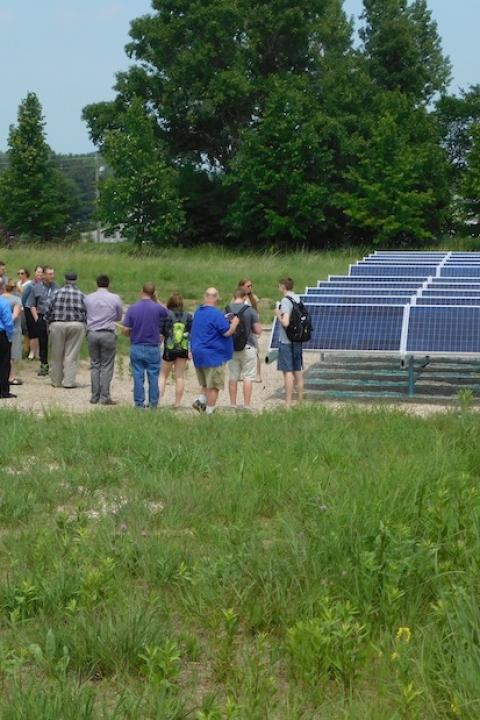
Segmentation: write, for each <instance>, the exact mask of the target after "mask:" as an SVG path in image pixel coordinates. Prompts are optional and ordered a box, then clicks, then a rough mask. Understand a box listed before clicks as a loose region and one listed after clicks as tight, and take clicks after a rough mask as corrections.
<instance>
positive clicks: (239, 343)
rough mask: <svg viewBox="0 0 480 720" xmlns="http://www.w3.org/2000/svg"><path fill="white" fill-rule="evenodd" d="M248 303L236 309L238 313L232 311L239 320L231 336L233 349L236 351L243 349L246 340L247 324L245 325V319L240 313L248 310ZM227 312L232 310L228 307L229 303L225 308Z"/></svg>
mask: <svg viewBox="0 0 480 720" xmlns="http://www.w3.org/2000/svg"><path fill="white" fill-rule="evenodd" d="M249 307H250V305H244V306H243V307H242V309H241V310H239V311H238V313H234V315H236V316H237V317H238V319H239V320H240V322H239V323H238V325H237V329H236V330H235V332H234V333H233V335H232V338H233V349H234V350H235V351H236V352H240V351H241V350H244V349H245V345H246V344H247V342H248V330H247V326H246V325H245V320H244V319H243V317H242V315H243V313H244V312H246V310H248V309H249ZM225 309H226V311H227V313H230V312H232V311H231V309H230V305H227V307H226V308H225Z"/></svg>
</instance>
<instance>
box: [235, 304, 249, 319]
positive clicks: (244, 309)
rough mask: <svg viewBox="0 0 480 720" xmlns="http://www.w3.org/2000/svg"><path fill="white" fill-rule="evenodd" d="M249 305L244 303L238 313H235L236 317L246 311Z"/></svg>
mask: <svg viewBox="0 0 480 720" xmlns="http://www.w3.org/2000/svg"><path fill="white" fill-rule="evenodd" d="M249 307H250V305H244V306H243V307H242V309H241V310H239V311H238V313H235V314H236V316H237V317H241V316H242V315H243V313H244V312H246V311H247V310H248V309H249Z"/></svg>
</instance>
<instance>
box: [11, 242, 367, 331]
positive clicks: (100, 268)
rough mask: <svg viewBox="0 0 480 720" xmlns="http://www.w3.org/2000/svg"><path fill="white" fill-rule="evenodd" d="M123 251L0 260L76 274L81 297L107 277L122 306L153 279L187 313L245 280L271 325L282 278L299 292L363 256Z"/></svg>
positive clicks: (67, 251) (77, 249)
mask: <svg viewBox="0 0 480 720" xmlns="http://www.w3.org/2000/svg"><path fill="white" fill-rule="evenodd" d="M127 250H128V248H126V247H122V246H114V245H113V246H102V247H101V248H99V247H98V245H80V246H78V245H77V246H72V247H71V248H61V247H56V246H49V247H47V248H46V249H42V248H41V247H31V246H30V247H29V246H25V247H22V246H19V247H18V248H17V249H15V250H8V251H7V250H2V251H1V259H3V260H5V262H6V263H7V273H8V274H9V275H14V274H15V272H16V271H17V270H18V268H19V267H20V266H22V265H25V266H26V267H27V268H29V269H30V271H32V270H33V267H34V266H35V265H38V264H50V265H53V266H54V267H55V269H56V271H57V279H60V280H61V279H62V278H63V273H64V272H65V271H66V270H70V269H73V270H76V271H77V272H78V273H79V283H78V284H79V286H80V287H81V288H82V290H84V291H85V292H92V291H93V290H94V289H95V278H96V276H97V275H98V274H99V273H103V272H106V273H107V274H109V275H110V276H111V280H112V289H113V290H115V292H118V293H119V294H120V295H121V296H122V298H123V300H124V301H125V302H126V303H131V302H133V301H134V300H135V299H136V298H137V297H138V292H139V290H140V288H141V286H142V285H143V283H144V282H146V281H147V280H152V281H153V282H155V283H156V285H157V289H158V293H159V296H160V298H161V300H163V301H164V302H165V301H166V300H167V299H168V297H169V295H170V294H171V293H172V292H174V291H176V292H180V293H181V294H182V295H183V296H184V298H185V299H186V301H187V304H188V306H189V307H190V308H194V307H195V305H197V304H198V302H199V301H200V300H201V298H202V295H203V292H204V291H205V288H207V287H208V286H210V285H215V286H217V287H218V288H219V290H220V292H221V294H222V301H225V303H226V302H228V301H229V300H230V298H231V293H232V292H233V290H234V289H235V288H236V287H237V283H238V281H239V280H240V279H241V278H246V277H248V278H251V279H253V281H254V283H255V287H254V290H255V293H256V294H257V295H258V296H259V297H261V298H262V299H263V301H262V305H261V310H262V313H261V314H262V320H263V321H264V322H265V321H267V320H268V321H270V320H271V317H272V313H271V310H272V308H273V306H274V302H275V300H277V299H278V290H277V285H278V279H279V278H280V277H284V276H285V275H288V276H291V277H293V278H294V280H295V281H296V284H297V287H298V288H299V289H300V290H303V289H304V287H305V285H309V284H312V283H315V282H316V280H317V279H319V278H326V277H327V276H328V274H329V273H332V274H334V273H335V274H336V273H345V272H347V269H348V264H349V263H350V262H354V261H355V260H356V259H357V258H358V257H360V256H361V255H362V252H361V251H358V252H353V251H336V252H332V253H326V252H323V253H302V252H296V253H291V254H288V255H282V254H270V253H258V254H254V253H241V254H240V253H238V254H235V253H233V252H232V251H231V250H222V249H221V248H220V249H215V248H212V247H209V246H205V247H201V248H197V249H195V250H182V249H169V250H165V251H158V250H157V251H155V252H154V253H152V254H151V256H147V257H145V256H139V255H132V254H129V253H128V252H127Z"/></svg>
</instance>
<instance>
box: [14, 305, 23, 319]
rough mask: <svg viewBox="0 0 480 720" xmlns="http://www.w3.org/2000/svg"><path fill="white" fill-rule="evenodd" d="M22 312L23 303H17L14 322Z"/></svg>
mask: <svg viewBox="0 0 480 720" xmlns="http://www.w3.org/2000/svg"><path fill="white" fill-rule="evenodd" d="M21 314H22V304H21V303H17V304H16V305H14V306H13V318H12V319H13V322H15V320H18V318H19V317H20V315H21Z"/></svg>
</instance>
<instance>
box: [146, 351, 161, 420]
mask: <svg viewBox="0 0 480 720" xmlns="http://www.w3.org/2000/svg"><path fill="white" fill-rule="evenodd" d="M147 358H148V360H147V377H148V404H149V406H150V408H156V407H157V405H158V401H159V398H160V390H159V386H158V377H159V375H160V365H161V362H162V359H161V357H160V347H159V346H158V345H151V346H150V347H149V348H148V350H147Z"/></svg>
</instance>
